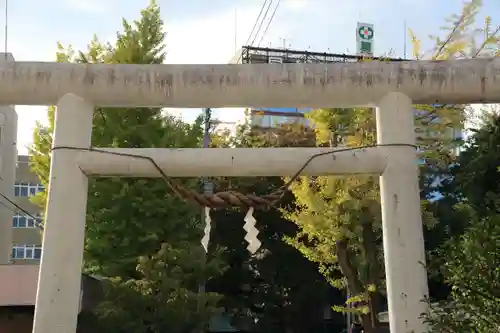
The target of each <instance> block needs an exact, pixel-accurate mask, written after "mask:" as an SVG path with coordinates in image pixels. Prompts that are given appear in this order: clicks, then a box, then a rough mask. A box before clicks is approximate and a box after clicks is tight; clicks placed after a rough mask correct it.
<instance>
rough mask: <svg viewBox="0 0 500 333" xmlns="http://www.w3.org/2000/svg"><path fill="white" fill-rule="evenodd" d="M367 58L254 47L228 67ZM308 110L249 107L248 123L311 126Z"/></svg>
mask: <svg viewBox="0 0 500 333" xmlns="http://www.w3.org/2000/svg"><path fill="white" fill-rule="evenodd" d="M370 59H371V60H385V61H404V59H395V58H381V57H373V58H370ZM362 60H366V57H363V56H358V55H349V54H335V53H327V52H310V51H299V50H289V49H274V48H263V47H254V46H243V47H242V48H241V50H240V51H239V52H237V54H236V55H235V56H234V57H233V58H232V59H231V60H230V62H229V63H230V64H267V63H269V64H297V63H299V64H311V63H321V64H332V63H346V62H359V61H362ZM309 111H311V109H297V108H293V106H292V105H291V107H290V108H259V109H253V108H250V122H251V124H252V126H254V127H257V128H260V129H263V130H264V129H272V128H277V127H280V126H281V125H285V124H300V125H304V126H306V127H310V126H311V124H310V122H309V121H308V119H307V118H305V117H304V114H305V113H307V112H309Z"/></svg>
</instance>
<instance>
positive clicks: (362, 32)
mask: <svg viewBox="0 0 500 333" xmlns="http://www.w3.org/2000/svg"><path fill="white" fill-rule="evenodd" d="M358 34H359V37H361V38H362V39H365V40H369V39H372V38H373V29H372V28H371V27H367V26H362V27H360V28H359V30H358Z"/></svg>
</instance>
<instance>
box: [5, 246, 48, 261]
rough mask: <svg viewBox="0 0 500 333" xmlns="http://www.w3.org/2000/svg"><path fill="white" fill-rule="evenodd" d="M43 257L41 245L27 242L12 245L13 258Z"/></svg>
mask: <svg viewBox="0 0 500 333" xmlns="http://www.w3.org/2000/svg"><path fill="white" fill-rule="evenodd" d="M41 257H42V247H41V246H37V245H26V244H25V245H14V246H13V247H12V259H40V258H41Z"/></svg>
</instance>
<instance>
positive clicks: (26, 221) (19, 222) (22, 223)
mask: <svg viewBox="0 0 500 333" xmlns="http://www.w3.org/2000/svg"><path fill="white" fill-rule="evenodd" d="M37 224H38V221H36V220H35V219H34V218H32V217H30V216H24V215H14V216H13V217H12V227H13V228H36V227H37Z"/></svg>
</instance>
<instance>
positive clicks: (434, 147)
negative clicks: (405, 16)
mask: <svg viewBox="0 0 500 333" xmlns="http://www.w3.org/2000/svg"><path fill="white" fill-rule="evenodd" d="M481 5H482V3H481V1H478V0H472V1H469V2H467V3H465V4H464V6H463V9H462V12H461V13H460V14H458V15H453V16H452V17H451V18H450V19H449V20H448V22H449V27H446V28H444V37H433V40H434V42H435V46H434V48H433V49H432V50H431V51H430V52H427V53H428V54H429V55H425V54H423V53H422V52H421V49H420V41H419V40H418V39H417V38H416V37H415V36H414V35H413V34H412V33H411V32H410V35H411V37H412V42H413V46H414V57H415V58H416V59H423V58H426V59H434V60H445V59H458V58H465V57H469V58H474V57H480V56H485V55H492V54H493V53H495V52H496V51H495V49H498V38H497V37H498V32H499V30H498V29H492V28H491V19H490V18H487V19H486V22H485V27H484V28H483V29H480V30H478V29H476V28H475V26H474V23H475V19H476V17H477V16H478V13H479V10H480V8H481ZM480 36H482V37H480ZM479 38H482V39H479ZM414 108H415V110H416V116H415V121H416V132H417V133H416V134H417V142H418V145H419V146H420V148H421V158H422V161H423V162H424V163H422V166H421V174H422V176H421V182H422V184H421V186H422V193H421V198H422V199H423V200H422V206H423V211H424V214H425V216H424V221H425V223H426V224H427V225H428V226H429V227H432V225H433V224H434V223H435V222H436V220H435V219H434V218H433V217H432V214H430V213H426V206H427V201H426V199H429V197H430V196H431V195H432V192H433V190H434V189H433V184H435V182H436V177H439V174H440V172H447V168H448V166H449V165H450V163H451V162H452V161H453V159H454V152H453V148H454V147H455V146H456V144H457V140H456V136H455V135H454V132H455V131H457V130H458V131H460V130H461V129H462V127H463V123H464V121H465V118H466V115H467V111H468V109H467V107H466V106H463V105H415V106H414ZM309 117H310V118H311V119H312V121H313V123H314V125H315V126H316V131H317V144H318V145H325V144H327V145H330V146H339V145H342V146H345V147H358V146H364V145H371V144H375V143H376V127H375V119H374V112H373V110H372V109H370V108H355V109H319V110H315V111H313V112H311V114H310V115H309ZM292 192H293V194H294V195H295V197H296V199H297V208H296V209H290V210H285V211H284V214H285V215H286V217H287V218H288V219H289V220H290V221H291V222H293V223H295V224H297V225H298V226H299V228H300V230H301V232H300V233H299V234H298V236H297V237H295V238H289V239H287V241H288V242H289V243H290V244H291V245H293V246H294V247H296V248H297V249H298V250H299V251H301V252H302V253H303V254H304V255H305V256H306V257H307V258H309V259H310V260H312V261H314V262H316V263H317V264H318V267H319V270H320V271H321V273H323V275H324V276H325V277H326V278H327V279H328V281H329V282H330V283H331V284H332V285H333V286H335V287H338V288H341V289H346V290H348V291H349V292H350V295H351V297H350V298H349V299H348V300H347V302H346V303H347V304H343V305H336V306H334V309H335V310H337V311H343V312H346V311H349V312H353V313H354V315H355V316H357V317H359V319H360V321H361V323H362V325H363V327H364V330H365V332H377V331H378V329H379V328H380V323H379V320H378V313H379V312H380V311H381V310H382V309H384V308H385V299H384V297H383V296H384V293H385V285H384V266H383V263H382V248H381V212H380V200H379V183H378V177H374V176H371V175H361V176H358V175H356V176H348V177H334V176H330V177H301V178H300V181H299V182H297V183H295V184H294V185H293V186H292Z"/></svg>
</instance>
